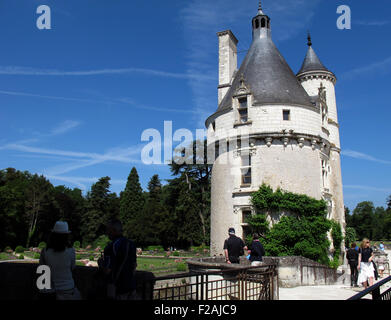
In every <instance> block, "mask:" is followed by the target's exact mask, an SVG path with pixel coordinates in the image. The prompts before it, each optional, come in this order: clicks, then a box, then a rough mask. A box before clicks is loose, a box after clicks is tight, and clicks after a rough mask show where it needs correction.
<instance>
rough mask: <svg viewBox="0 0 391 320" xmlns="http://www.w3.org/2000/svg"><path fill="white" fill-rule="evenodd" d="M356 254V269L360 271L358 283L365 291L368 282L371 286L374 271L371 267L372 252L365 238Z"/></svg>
mask: <svg viewBox="0 0 391 320" xmlns="http://www.w3.org/2000/svg"><path fill="white" fill-rule="evenodd" d="M358 253H359V254H358V269H359V270H360V273H359V275H358V283H362V285H363V286H364V288H365V289H366V288H367V287H368V282H369V286H372V285H373V278H374V277H375V269H374V268H373V265H372V260H373V256H374V255H373V250H372V248H371V247H370V241H369V240H368V239H367V238H364V239H363V241H362V242H361V245H360V249H359V251H358Z"/></svg>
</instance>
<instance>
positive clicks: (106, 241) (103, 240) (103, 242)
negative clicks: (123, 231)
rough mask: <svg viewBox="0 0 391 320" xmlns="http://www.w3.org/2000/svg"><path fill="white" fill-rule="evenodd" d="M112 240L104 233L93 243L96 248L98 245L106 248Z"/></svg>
mask: <svg viewBox="0 0 391 320" xmlns="http://www.w3.org/2000/svg"><path fill="white" fill-rule="evenodd" d="M110 241H111V240H110V239H109V237H108V236H106V235H102V236H100V237H99V238H98V239H96V240H95V241H94V243H93V247H94V249H95V248H97V247H100V248H101V249H104V248H105V247H106V246H107V245H108V244H109V242H110Z"/></svg>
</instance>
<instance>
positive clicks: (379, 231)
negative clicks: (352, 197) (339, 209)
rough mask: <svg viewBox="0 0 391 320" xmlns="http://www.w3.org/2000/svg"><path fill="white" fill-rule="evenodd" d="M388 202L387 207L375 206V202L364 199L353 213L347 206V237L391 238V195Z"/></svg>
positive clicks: (353, 238) (358, 238)
mask: <svg viewBox="0 0 391 320" xmlns="http://www.w3.org/2000/svg"><path fill="white" fill-rule="evenodd" d="M386 203H387V206H386V207H375V205H374V204H373V202H371V201H363V202H360V203H358V204H357V206H356V208H355V209H354V210H353V212H352V213H350V210H349V208H346V207H345V221H346V233H347V236H346V238H347V239H351V240H361V239H363V238H368V239H371V240H391V195H390V196H389V197H388V198H387V200H386ZM346 245H348V244H347V243H346Z"/></svg>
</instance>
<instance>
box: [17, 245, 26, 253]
mask: <svg viewBox="0 0 391 320" xmlns="http://www.w3.org/2000/svg"><path fill="white" fill-rule="evenodd" d="M24 251H25V249H24V248H23V247H22V246H17V247H16V248H15V252H16V253H23V252H24Z"/></svg>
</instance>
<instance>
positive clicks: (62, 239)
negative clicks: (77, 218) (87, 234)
mask: <svg viewBox="0 0 391 320" xmlns="http://www.w3.org/2000/svg"><path fill="white" fill-rule="evenodd" d="M69 234H70V231H69V229H68V223H67V222H65V221H57V222H56V223H55V225H54V228H53V229H52V232H51V234H50V236H49V241H48V244H47V248H44V249H42V251H41V255H40V258H39V264H40V265H47V266H49V268H50V274H51V289H48V290H45V292H44V293H45V295H46V294H49V295H53V296H55V298H56V299H57V300H80V299H81V296H80V292H79V290H78V289H77V288H76V286H75V282H74V280H73V275H72V271H73V270H74V268H75V265H76V253H75V249H74V248H72V247H70V246H69V242H68V237H69Z"/></svg>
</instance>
